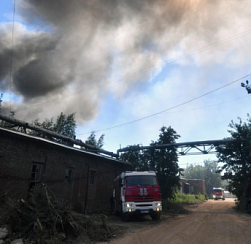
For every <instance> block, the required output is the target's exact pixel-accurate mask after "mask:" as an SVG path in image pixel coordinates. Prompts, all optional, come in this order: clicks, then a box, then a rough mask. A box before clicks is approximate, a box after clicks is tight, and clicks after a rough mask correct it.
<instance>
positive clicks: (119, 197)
mask: <svg viewBox="0 0 251 244" xmlns="http://www.w3.org/2000/svg"><path fill="white" fill-rule="evenodd" d="M113 206H114V212H115V213H117V214H120V215H121V217H122V219H123V220H124V221H128V220H129V218H130V216H131V215H133V214H150V215H151V217H152V219H153V220H159V218H160V212H161V211H162V203H161V193H160V187H159V184H158V180H157V177H156V174H155V172H153V171H126V172H123V173H121V174H120V175H119V176H117V177H116V179H115V180H114V189H113Z"/></svg>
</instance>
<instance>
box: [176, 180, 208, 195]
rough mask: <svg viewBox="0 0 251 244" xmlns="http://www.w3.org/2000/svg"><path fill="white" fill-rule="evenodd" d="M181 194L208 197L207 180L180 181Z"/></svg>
mask: <svg viewBox="0 0 251 244" xmlns="http://www.w3.org/2000/svg"><path fill="white" fill-rule="evenodd" d="M180 185H181V188H180V192H182V193H186V194H195V195H198V194H202V195H206V186H205V180H201V179H184V178H181V179H180Z"/></svg>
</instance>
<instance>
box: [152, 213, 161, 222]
mask: <svg viewBox="0 0 251 244" xmlns="http://www.w3.org/2000/svg"><path fill="white" fill-rule="evenodd" d="M151 217H152V220H159V219H160V212H154V213H152V214H151Z"/></svg>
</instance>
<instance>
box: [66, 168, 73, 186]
mask: <svg viewBox="0 0 251 244" xmlns="http://www.w3.org/2000/svg"><path fill="white" fill-rule="evenodd" d="M72 181H73V169H71V168H66V169H65V182H67V183H69V184H72Z"/></svg>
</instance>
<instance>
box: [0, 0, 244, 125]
mask: <svg viewBox="0 0 251 244" xmlns="http://www.w3.org/2000/svg"><path fill="white" fill-rule="evenodd" d="M246 1H248V0H246ZM223 2H225V1H215V0H207V1H199V0H154V1H153V0H144V1H142V0H132V1H131V0H126V1H125V0H93V1H84V0H57V1H51V0H22V1H16V19H17V20H18V22H15V24H14V35H13V47H12V23H11V22H10V23H2V24H1V25H0V63H1V66H0V82H1V83H0V90H2V91H3V93H9V92H10V91H11V93H12V94H13V97H15V98H16V97H17V98H18V102H16V103H14V102H13V104H12V110H14V111H16V117H17V118H19V119H25V120H29V121H31V120H34V119H36V118H41V119H42V118H51V117H55V116H56V115H58V114H59V113H60V112H64V113H66V114H67V113H72V112H76V113H77V114H76V115H77V120H78V123H85V122H87V121H89V120H91V119H93V118H95V116H97V114H98V110H99V105H100V102H101V101H102V99H104V98H105V96H106V95H107V94H112V95H113V96H114V97H116V98H117V99H119V98H120V97H122V96H123V94H125V93H126V92H127V91H129V90H130V89H131V88H132V87H133V86H134V85H135V84H136V83H141V84H143V85H146V84H147V82H149V81H150V80H151V77H152V76H153V75H156V74H157V73H158V72H159V71H160V70H161V63H162V62H163V61H165V60H166V59H167V58H168V57H169V56H170V53H169V52H170V51H171V50H175V48H177V51H178V53H179V51H180V48H182V47H183V48H184V49H186V48H188V46H189V44H191V42H192V43H193V45H194V49H196V47H197V46H196V43H195V41H194V40H201V38H200V37H201V36H203V41H202V43H200V44H201V45H202V46H203V45H204V46H205V45H207V44H210V43H211V39H214V40H215V41H217V40H218V39H219V40H220V39H222V38H224V37H223V36H220V35H218V33H219V32H218V31H219V30H220V29H222V28H223V29H224V28H229V27H231V22H229V21H227V20H229V19H231V18H233V16H231V11H232V10H234V9H235V10H236V8H238V7H239V6H240V2H245V1H244V0H241V1H228V2H227V3H226V4H225V5H224V4H223ZM243 5H245V4H241V6H243ZM240 11H243V15H245V13H246V14H247V12H245V11H247V10H245V9H240ZM215 41H214V42H215ZM189 47H191V46H189ZM11 55H12V66H11V58H10V57H11ZM156 65H160V66H158V68H157V69H155V70H152V69H146V68H148V67H152V66H156ZM145 69H146V70H145ZM140 70H142V72H138V71H140ZM135 72H136V74H135ZM131 74H134V75H131ZM121 77H122V78H123V77H124V78H123V79H121ZM111 81H115V82H111ZM20 100H21V102H20ZM7 103H8V105H7ZM3 106H6V108H7V107H8V106H10V105H9V102H6V103H3ZM6 108H5V109H6Z"/></svg>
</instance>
